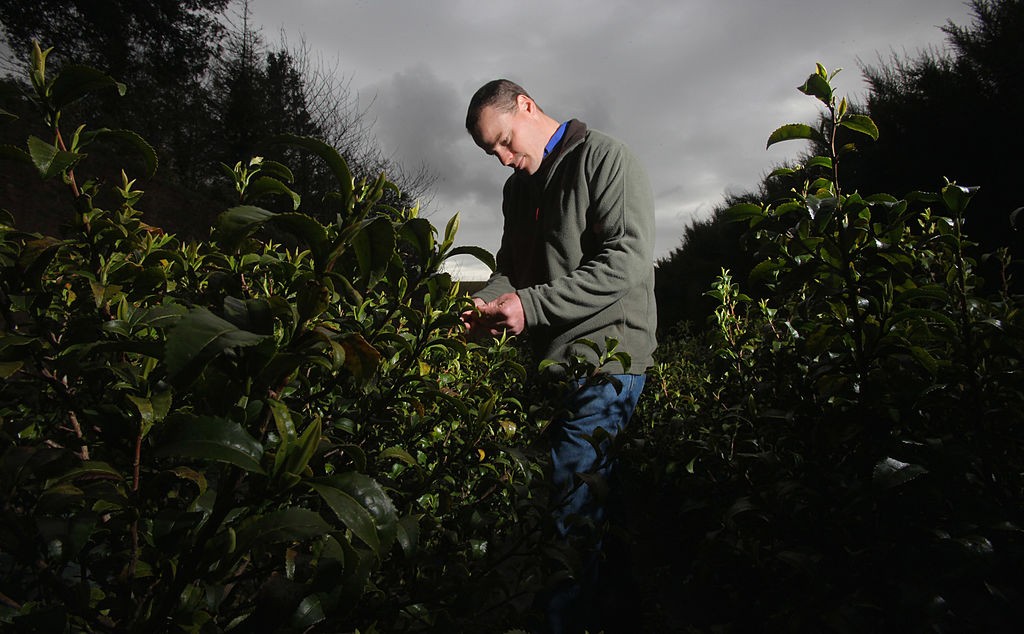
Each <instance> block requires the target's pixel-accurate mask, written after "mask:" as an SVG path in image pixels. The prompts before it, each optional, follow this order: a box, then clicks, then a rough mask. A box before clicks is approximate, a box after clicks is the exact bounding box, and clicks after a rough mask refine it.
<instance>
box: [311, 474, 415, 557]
mask: <svg viewBox="0 0 1024 634" xmlns="http://www.w3.org/2000/svg"><path fill="white" fill-rule="evenodd" d="M309 486H310V487H311V488H312V489H313V490H314V491H316V492H317V493H319V494H320V496H321V497H322V498H323V499H324V501H325V502H326V503H327V505H328V506H329V507H330V508H331V510H332V511H334V513H335V515H336V516H337V517H338V519H339V520H341V521H342V522H343V523H344V524H345V526H347V527H348V529H349V530H351V531H352V533H353V534H355V535H356V537H358V538H359V539H360V540H362V542H363V543H365V544H366V545H367V546H369V547H370V548H371V549H372V550H373V551H374V553H376V555H377V556H378V557H383V556H384V555H385V554H386V552H387V549H388V548H390V546H391V544H392V543H393V542H394V540H395V539H396V537H397V531H398V526H397V525H398V518H397V515H396V513H395V507H394V504H393V503H392V502H391V498H389V497H388V496H387V494H386V493H385V492H384V489H382V488H381V486H380V485H379V484H377V483H376V482H375V481H374V480H372V479H371V478H369V477H367V476H365V475H363V474H360V473H354V472H350V473H345V474H342V475H338V476H334V477H332V478H327V479H323V480H318V481H316V482H310V483H309Z"/></svg>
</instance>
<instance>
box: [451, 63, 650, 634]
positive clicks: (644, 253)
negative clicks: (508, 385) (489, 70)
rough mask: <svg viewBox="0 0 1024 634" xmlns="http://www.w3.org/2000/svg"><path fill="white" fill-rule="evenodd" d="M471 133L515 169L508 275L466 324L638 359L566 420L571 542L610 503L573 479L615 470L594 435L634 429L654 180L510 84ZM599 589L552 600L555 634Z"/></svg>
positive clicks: (501, 256)
mask: <svg viewBox="0 0 1024 634" xmlns="http://www.w3.org/2000/svg"><path fill="white" fill-rule="evenodd" d="M466 129H467V130H468V131H469V133H470V134H471V135H472V136H473V140H474V141H476V144H477V145H479V146H480V147H481V148H482V149H483V150H484V152H486V153H487V154H489V155H491V156H495V157H497V159H498V160H499V161H501V163H502V164H503V165H506V166H508V167H511V168H512V169H513V170H514V173H513V174H512V175H511V176H510V177H509V178H508V180H507V181H506V182H505V187H504V192H503V203H502V211H503V215H504V232H503V234H502V238H501V246H500V248H499V250H498V253H497V257H496V262H497V268H496V270H495V272H494V274H493V275H492V276H491V278H490V279H489V280H488V283H487V285H486V286H485V287H484V288H483V289H481V290H480V291H479V293H478V294H477V296H476V297H474V303H475V305H476V310H475V311H471V312H468V313H466V314H465V315H464V316H463V317H464V320H465V322H466V325H467V328H468V329H469V333H470V334H471V335H482V334H489V335H499V334H501V333H502V332H508V333H509V334H513V335H518V334H520V333H525V334H526V335H527V336H528V337H529V339H530V341H531V343H532V344H533V347H534V350H535V351H536V353H537V355H538V357H539V358H542V359H553V360H555V361H559V362H568V361H570V360H571V359H572V358H573V357H574V356H576V355H583V356H585V357H586V358H587V359H588V360H590V361H591V362H592V363H594V364H595V365H596V364H597V362H598V356H597V354H596V353H595V352H594V351H593V350H591V349H590V347H588V346H586V345H582V344H580V343H578V341H579V340H581V339H586V340H589V341H591V342H593V343H596V344H598V346H600V347H601V348H603V347H604V346H605V344H606V339H607V338H612V339H615V340H617V341H618V348H617V349H618V350H619V351H621V352H625V353H627V354H628V355H629V363H628V364H623V363H619V362H618V361H614V362H612V363H610V364H608V365H606V366H605V367H604V368H603V370H604V371H605V372H608V373H609V374H611V378H610V379H609V380H607V381H601V382H598V383H597V384H592V383H586V384H585V383H582V382H581V383H580V384H579V385H578V386H577V389H575V390H574V391H573V393H572V394H570V395H568V397H567V411H568V412H569V413H568V414H567V415H566V416H565V418H564V420H560V421H557V425H556V426H555V427H556V429H555V430H554V438H553V445H552V449H551V461H552V476H551V477H552V484H553V487H554V489H555V498H556V509H555V520H556V524H557V527H558V530H559V532H560V533H561V535H562V536H563V537H572V536H574V534H578V532H579V530H580V529H585V528H586V527H588V526H591V527H592V526H594V525H599V524H600V523H601V521H602V519H603V516H604V509H603V504H602V503H601V502H600V500H598V499H597V496H595V494H594V492H593V491H591V488H590V486H589V485H586V484H581V483H580V479H577V477H576V474H596V475H598V476H600V477H607V476H609V475H610V473H611V465H610V464H609V461H608V459H607V455H604V454H605V450H606V449H607V448H608V443H607V442H605V443H604V444H603V445H602V450H601V451H596V450H595V448H594V445H593V444H592V443H591V439H594V438H598V439H600V438H602V437H604V435H603V434H601V433H600V432H598V428H602V429H603V430H604V431H605V432H607V434H608V435H609V436H614V435H615V434H617V433H618V432H620V431H621V430H622V429H623V428H624V427H625V426H626V423H627V422H628V421H629V418H630V416H631V415H632V412H633V409H634V407H635V405H636V402H637V399H638V398H639V396H640V392H641V390H642V389H643V385H644V371H645V370H646V369H647V367H648V366H649V365H650V364H651V363H652V354H653V352H654V348H655V345H656V344H655V336H654V331H655V326H656V309H655V303H654V267H653V247H654V201H653V196H652V193H651V188H650V183H649V182H648V179H647V175H646V173H645V172H644V169H643V168H642V166H641V165H640V163H639V162H638V161H637V159H636V157H635V156H633V154H632V153H631V152H630V151H629V150H628V149H627V148H626V147H625V146H624V145H623V144H621V143H620V142H618V141H616V140H614V139H612V138H610V137H608V136H607V135H605V134H602V133H600V132H597V131H595V130H591V129H588V128H587V126H586V125H585V124H584V123H582V122H580V121H577V120H575V119H573V120H569V121H566V122H564V123H559V122H558V121H556V120H555V119H553V118H551V117H550V116H548V115H547V114H545V113H544V111H543V110H541V108H540V106H538V105H537V102H535V101H534V100H533V98H531V97H530V95H529V94H527V93H526V91H525V90H523V88H522V87H520V86H518V85H517V84H515V83H513V82H511V81H508V80H504V79H499V80H495V81H492V82H489V83H487V84H485V85H484V86H483V87H481V88H480V89H479V90H478V91H477V92H476V94H474V95H473V98H472V100H471V101H470V105H469V110H468V113H467V115H466ZM626 365H628V367H625V366H626ZM588 479H589V480H590V481H593V478H592V477H590V478H588ZM594 561H595V562H596V558H595V559H594ZM583 581H586V580H583ZM592 590H593V588H589V587H587V584H586V583H584V584H583V586H582V587H575V588H572V589H570V590H568V591H567V592H565V593H562V594H561V595H559V596H556V597H554V599H553V600H552V602H551V605H550V606H549V626H550V627H551V629H552V630H553V631H582V629H581V625H580V624H579V623H574V622H573V619H574V618H576V617H578V616H579V614H580V613H582V612H584V611H586V612H589V613H591V614H593V613H595V610H594V609H593V607H594V606H592V605H590V606H588V605H586V604H587V603H588V602H591V603H592V602H593V599H594V597H593V595H592V593H591V592H592ZM588 593H591V594H589V595H588ZM574 615H575V616H574ZM587 625H588V626H589V627H594V626H595V625H596V624H594V623H587ZM591 631H596V630H595V629H592V630H591Z"/></svg>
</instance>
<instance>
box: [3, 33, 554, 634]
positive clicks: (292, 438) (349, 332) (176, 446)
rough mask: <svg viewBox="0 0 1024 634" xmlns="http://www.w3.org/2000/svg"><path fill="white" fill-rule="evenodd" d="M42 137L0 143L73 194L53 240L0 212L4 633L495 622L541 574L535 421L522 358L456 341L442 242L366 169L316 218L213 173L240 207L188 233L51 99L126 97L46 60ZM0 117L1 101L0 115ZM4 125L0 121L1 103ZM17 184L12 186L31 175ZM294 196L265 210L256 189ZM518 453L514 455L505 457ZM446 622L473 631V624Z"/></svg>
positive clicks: (274, 173)
mask: <svg viewBox="0 0 1024 634" xmlns="http://www.w3.org/2000/svg"><path fill="white" fill-rule="evenodd" d="M48 52H49V51H48V50H41V49H40V48H39V47H38V46H37V47H36V48H35V50H34V52H33V59H32V71H31V73H32V74H31V87H30V88H29V89H28V92H29V94H30V98H31V100H32V101H33V102H34V103H35V105H36V106H38V108H39V111H40V112H41V114H42V116H43V118H44V119H45V121H46V124H47V126H48V128H49V130H50V133H51V135H52V136H51V138H50V139H49V140H45V139H41V138H38V137H30V138H29V139H28V143H27V146H26V147H25V148H14V147H5V148H3V150H2V156H3V158H6V159H10V160H18V161H22V162H26V163H30V164H33V165H34V166H35V167H36V168H38V171H39V172H40V174H42V176H43V177H45V178H50V179H60V180H61V181H63V183H64V184H65V185H66V186H67V189H68V192H69V197H68V208H67V216H66V217H67V225H66V227H65V230H64V232H63V233H62V234H61V235H59V236H47V235H40V234H34V233H25V232H22V231H19V230H18V229H17V228H16V226H15V222H14V221H13V218H12V216H11V215H10V214H8V213H6V212H5V213H4V215H3V217H2V222H0V313H2V323H0V375H2V377H3V384H2V387H0V490H2V491H3V494H2V505H3V512H2V514H0V601H2V606H0V622H2V623H4V624H6V625H5V627H8V626H9V627H13V628H14V629H16V630H17V631H47V632H60V631H95V632H104V631H110V632H113V631H117V632H138V631H151V632H163V631H184V632H222V631H295V632H299V631H325V632H341V631H348V632H350V631H361V632H364V633H365V632H373V631H386V632H402V631H408V632H413V631H441V630H443V631H460V630H466V629H473V628H474V627H481V628H484V629H488V628H490V629H493V628H496V627H497V626H498V625H497V624H501V625H505V624H508V623H512V622H514V621H515V620H516V618H518V617H517V613H518V610H519V608H520V607H521V605H520V604H521V602H522V598H521V595H524V594H526V593H528V591H529V590H531V589H533V588H534V587H536V586H537V584H538V583H539V581H538V579H539V577H538V575H539V574H541V572H539V571H538V569H537V566H536V565H535V563H534V562H535V558H533V557H532V555H531V553H532V552H534V550H535V548H534V542H535V541H536V540H537V539H538V535H539V534H540V532H539V529H538V525H539V523H540V517H541V515H540V512H539V510H538V509H539V507H540V505H539V504H538V503H536V502H535V500H536V499H540V498H539V497H538V491H539V490H541V487H540V482H541V481H542V479H539V478H537V477H536V476H537V474H538V472H539V469H540V467H539V465H538V463H537V462H536V460H535V459H534V458H533V457H532V454H530V453H529V451H525V450H523V449H521V448H523V447H528V446H529V444H530V442H531V441H532V439H534V438H535V437H536V436H537V435H538V434H539V430H540V428H541V427H542V426H543V425H544V423H545V418H544V414H543V411H536V410H534V411H531V412H528V411H527V410H526V409H525V408H524V407H523V405H522V395H523V394H524V393H525V392H526V391H527V390H528V389H530V387H529V385H528V383H527V381H526V372H525V370H524V366H523V359H521V357H520V355H519V353H518V352H517V351H516V349H515V348H514V347H512V346H511V345H510V344H509V343H508V342H506V341H503V340H502V341H496V342H493V343H490V344H487V345H486V346H480V345H477V344H474V343H468V342H466V341H465V339H464V337H463V330H462V326H461V323H460V319H459V314H460V312H461V311H463V310H464V309H466V308H467V307H468V306H470V305H471V304H470V303H469V302H468V300H467V299H466V298H465V297H464V294H463V293H460V292H459V289H458V284H457V283H455V282H453V281H452V279H451V278H450V276H449V275H448V274H447V273H445V272H443V271H442V269H441V265H442V263H443V262H444V260H445V259H446V258H448V257H451V256H453V255H456V254H459V253H471V254H474V255H476V256H478V257H480V258H481V259H483V260H484V261H486V262H488V263H489V264H491V265H492V266H493V263H492V261H491V258H490V256H489V255H488V254H486V253H485V252H483V251H482V250H480V249H477V248H474V247H461V248H454V247H453V242H454V237H455V233H456V231H457V228H458V219H457V217H456V218H452V220H451V221H450V222H449V223H448V224H447V226H446V227H445V229H444V231H443V233H440V232H439V231H438V230H437V229H436V228H435V227H434V226H432V225H431V223H430V222H429V221H428V220H426V219H425V218H421V217H419V215H418V213H417V210H416V209H415V208H413V209H394V208H390V207H388V206H387V205H384V204H383V203H382V202H381V200H382V198H383V197H384V194H385V193H386V192H387V191H388V190H389V189H391V188H393V187H394V186H393V185H392V184H391V183H389V182H388V181H387V180H386V178H385V177H384V176H383V175H382V176H381V177H380V178H378V179H376V180H375V181H373V182H358V183H357V182H354V180H353V178H352V176H351V175H350V173H349V171H348V168H347V166H346V164H345V161H344V160H343V159H342V158H341V157H340V156H339V155H338V154H337V153H336V152H335V151H334V150H333V149H331V148H330V147H328V146H326V145H324V144H323V143H321V142H319V141H317V140H315V139H310V138H300V137H283V138H280V139H278V141H279V142H281V143H286V144H289V145H290V146H292V147H294V148H298V149H299V150H302V151H304V152H306V153H310V154H312V155H315V156H317V157H319V158H320V159H322V160H323V161H325V162H326V165H328V167H329V168H330V170H331V171H332V172H333V173H334V175H335V177H336V179H337V190H336V191H333V192H328V193H326V194H325V199H324V200H325V201H326V203H327V204H328V205H330V206H331V208H332V209H333V210H334V212H335V220H334V222H331V223H330V224H322V223H321V222H318V221H316V220H314V219H313V218H311V217H309V216H307V215H305V214H303V213H302V205H303V201H302V200H300V198H299V197H298V196H297V195H296V194H295V193H294V192H293V191H292V190H291V189H290V188H289V183H290V182H291V180H292V174H291V172H290V170H289V169H288V168H287V167H286V166H285V165H282V164H280V163H276V162H274V161H271V160H266V159H262V158H259V157H257V158H253V159H252V160H248V161H242V162H239V163H238V164H236V165H235V166H234V167H233V168H232V167H228V166H225V173H226V175H227V176H228V178H229V179H230V180H229V181H228V184H229V185H230V186H233V187H234V188H235V189H236V192H237V195H238V204H237V206H235V207H233V208H231V209H228V210H226V211H224V213H223V214H222V215H221V216H220V218H219V221H218V223H217V226H216V227H215V229H214V231H213V232H212V234H211V237H210V239H209V240H205V241H198V242H197V241H190V242H184V241H182V240H180V239H178V238H177V237H176V236H175V235H172V234H168V233H165V232H163V231H162V230H161V229H160V228H158V227H154V226H150V225H148V224H146V223H145V222H144V220H143V216H142V213H141V212H140V208H141V207H140V205H141V204H143V202H144V200H145V198H144V193H143V191H142V190H141V189H139V188H138V186H137V181H136V180H135V178H134V177H130V176H129V175H126V174H124V172H122V178H121V181H120V182H119V183H113V184H111V185H108V184H106V183H104V182H101V181H100V180H99V179H94V178H88V177H85V176H84V175H85V174H87V173H88V166H89V162H88V160H87V155H86V150H89V151H93V150H101V149H102V147H101V146H100V144H98V143H96V142H97V141H101V140H104V141H115V142H120V143H121V146H120V147H124V148H126V151H134V152H137V153H138V154H139V155H140V156H141V157H142V158H143V162H144V164H145V165H146V166H147V169H148V171H149V172H152V171H153V170H155V169H156V168H157V157H156V156H155V154H154V152H153V151H152V149H151V148H150V147H149V146H148V145H147V144H146V143H145V141H144V140H142V139H141V138H140V137H138V136H137V135H135V134H134V133H131V132H128V131H123V130H109V129H100V130H90V129H88V128H87V127H86V126H85V125H82V126H80V127H77V129H75V130H74V132H73V133H71V134H68V128H67V127H65V126H66V125H67V122H66V121H63V120H62V115H63V113H64V112H65V109H66V107H67V106H69V105H70V104H72V103H74V102H75V101H76V100H78V99H81V98H86V97H88V95H89V94H90V93H93V92H95V91H97V90H120V91H122V92H123V91H124V90H125V87H124V86H122V85H120V84H118V83H117V82H116V81H114V80H113V79H111V78H110V77H108V76H106V75H104V74H103V73H101V72H99V71H96V70H93V69H90V68H86V67H81V66H73V65H72V66H66V67H64V68H63V69H61V70H60V72H59V73H56V74H55V73H52V72H50V71H49V70H48V69H47V67H46V58H47V54H48ZM0 114H4V115H7V114H9V113H8V112H7V111H2V112H0ZM7 118H10V117H7ZM23 187H24V188H25V190H26V192H27V195H30V191H31V188H32V187H33V184H32V183H24V184H23ZM270 197H274V198H276V199H277V200H279V201H280V200H284V201H287V202H288V204H289V206H290V207H291V208H292V209H293V211H290V212H282V213H272V212H270V211H267V210H266V209H264V208H262V207H260V206H259V205H260V202H261V201H264V200H267V199H268V198H270ZM516 447H519V448H516ZM467 624H473V627H470V626H469V625H467Z"/></svg>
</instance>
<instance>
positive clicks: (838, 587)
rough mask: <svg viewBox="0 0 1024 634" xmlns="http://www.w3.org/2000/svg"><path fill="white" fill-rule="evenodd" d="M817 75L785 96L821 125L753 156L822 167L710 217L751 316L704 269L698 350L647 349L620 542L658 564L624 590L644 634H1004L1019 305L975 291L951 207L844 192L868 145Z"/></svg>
mask: <svg viewBox="0 0 1024 634" xmlns="http://www.w3.org/2000/svg"><path fill="white" fill-rule="evenodd" d="M833 77H834V74H829V73H828V72H827V71H826V69H825V68H823V67H822V66H820V65H819V66H818V67H817V68H816V70H815V72H814V73H813V74H811V75H810V77H809V78H808V79H807V81H806V82H805V83H804V84H803V85H802V86H801V87H800V90H801V92H803V93H804V94H807V95H809V96H811V97H813V98H815V99H817V100H818V101H819V102H820V103H821V104H822V106H823V107H824V109H825V111H826V113H827V117H826V124H825V125H824V126H823V127H822V128H820V129H819V128H813V127H811V126H807V125H803V124H789V125H785V126H782V127H780V128H779V129H778V130H776V131H775V132H773V133H772V135H771V136H770V137H769V140H768V144H769V145H772V144H774V143H777V142H781V141H787V140H793V139H802V140H811V141H813V142H814V144H815V147H818V148H821V149H822V153H821V154H819V155H816V156H812V157H809V158H808V159H807V160H805V161H804V163H803V165H800V166H795V167H790V168H784V169H780V170H777V172H776V173H775V174H774V177H775V178H779V179H786V180H788V182H789V183H791V186H792V188H791V190H790V193H789V194H788V195H786V196H785V197H783V198H782V199H778V200H773V201H771V202H770V203H767V204H761V205H758V204H741V205H737V206H735V207H733V208H732V209H731V210H730V211H729V214H730V215H731V216H732V218H733V219H734V220H736V221H738V222H745V223H747V224H748V226H749V231H748V237H747V240H748V242H749V243H750V244H753V245H754V248H755V249H756V253H757V258H758V261H759V264H758V265H757V266H756V267H755V269H754V272H753V276H754V277H755V281H758V282H762V283H764V284H765V285H766V286H767V288H768V289H769V292H768V294H767V296H766V297H765V299H764V300H763V301H760V302H759V301H755V300H754V299H752V298H750V297H747V296H745V295H743V294H742V293H741V292H740V291H739V290H738V289H737V288H736V285H735V282H734V281H733V280H732V279H731V278H730V277H729V276H728V274H727V273H723V276H722V277H721V278H720V279H719V281H718V283H717V284H716V286H715V288H714V289H713V290H712V294H713V296H714V297H715V298H716V299H717V300H718V301H719V307H718V308H717V310H716V311H715V314H714V316H713V317H712V321H711V327H710V332H709V333H708V334H707V335H705V336H703V337H700V338H698V337H686V336H684V337H683V338H681V339H678V340H673V341H670V342H669V343H668V345H663V346H662V349H661V351H662V353H663V354H666V353H667V355H668V356H662V357H661V361H662V363H661V365H659V366H658V367H657V368H656V371H655V373H654V375H653V378H655V379H657V380H656V381H655V384H656V385H657V384H658V383H660V386H661V388H662V389H661V391H660V392H659V393H656V394H654V395H651V396H648V398H647V399H645V402H644V403H643V404H642V408H641V411H642V412H643V415H644V419H645V421H646V424H645V427H644V428H643V434H642V435H641V437H640V438H639V439H638V442H637V443H635V444H634V447H633V448H632V450H631V451H630V452H629V453H628V454H627V455H628V456H631V457H632V461H633V465H634V469H633V470H632V471H630V472H631V473H632V474H633V477H634V478H636V481H635V482H634V483H633V486H634V488H635V489H637V490H645V489H647V490H652V491H656V492H657V493H652V496H651V498H647V499H645V501H648V502H650V501H651V499H656V500H657V504H644V505H641V504H638V505H637V507H636V511H635V512H636V513H637V519H636V520H635V522H636V523H635V526H634V528H635V530H637V531H640V532H641V533H642V534H643V533H644V532H645V531H646V534H647V537H648V539H657V538H661V540H662V541H661V542H660V543H662V544H665V546H664V548H662V549H660V550H658V552H657V553H656V554H647V556H648V557H650V558H651V559H650V560H649V561H648V562H647V563H648V564H649V565H651V568H650V569H649V570H647V572H648V573H654V574H653V575H650V576H651V578H652V581H651V583H650V584H649V585H648V586H645V589H646V590H647V591H648V592H649V593H650V594H651V595H652V598H653V599H658V598H660V597H664V596H668V597H676V598H677V600H675V601H666V600H662V601H661V603H660V604H653V605H649V606H648V608H647V610H648V612H649V613H650V614H651V615H652V616H651V617H650V618H651V619H652V620H651V623H650V626H651V627H654V626H655V625H654V624H660V626H661V627H666V624H667V625H671V624H673V623H674V624H677V625H678V627H680V628H682V627H684V626H685V627H690V628H694V629H697V630H702V631H705V630H706V631H712V630H720V629H730V628H731V629H739V630H754V629H757V630H767V631H824V630H828V631H844V632H859V631H882V630H892V629H906V630H913V631H921V630H934V631H967V630H984V631H1009V630H1010V629H1012V628H1013V627H1014V625H1015V624H1016V623H1019V621H1020V617H1021V613H1020V607H1019V606H1020V603H1019V601H1018V598H1019V597H1020V593H1021V591H1022V590H1024V578H1022V577H1021V575H1020V573H1019V570H1020V564H1021V561H1022V560H1024V559H1022V557H1024V540H1022V539H1021V535H1022V534H1024V533H1022V532H1021V528H1020V527H1021V522H1022V517H1021V513H1020V509H1019V505H1018V504H1016V502H1014V500H1019V499H1020V496H1021V494H1022V493H1024V480H1022V478H1021V473H1020V469H1019V464H1020V461H1021V458H1022V455H1024V454H1022V448H1024V434H1022V432H1021V430H1022V429H1024V428H1022V426H1021V423H1022V421H1021V414H1020V412H1021V411H1022V405H1024V382H1022V374H1021V361H1020V360H1021V358H1022V352H1024V350H1022V337H1021V333H1022V331H1021V325H1022V323H1021V306H1022V301H1021V298H1020V297H1015V296H1013V295H1011V294H1010V293H1009V291H1008V290H1007V288H1008V286H1006V285H1005V284H1001V283H999V282H1000V281H998V280H997V283H996V284H994V285H992V284H991V283H986V281H985V280H983V279H981V278H980V276H979V275H978V273H977V269H976V259H977V258H978V257H979V255H978V254H977V253H976V252H975V251H974V248H973V246H974V245H972V243H971V242H970V241H969V239H968V238H967V237H966V234H965V232H964V227H965V225H966V224H967V223H968V221H969V218H970V214H971V213H972V212H974V211H976V210H973V209H971V210H969V208H968V204H969V202H970V200H971V197H972V194H973V191H972V190H971V189H970V188H967V187H963V186H960V185H958V184H956V183H953V182H947V183H946V184H945V185H944V186H943V187H942V188H941V190H940V191H937V192H910V193H908V194H906V195H905V196H904V197H903V198H897V197H895V196H892V195H888V194H874V195H864V194H861V193H859V192H856V191H853V192H851V191H846V190H844V188H843V187H842V181H841V177H842V167H841V166H842V161H843V158H844V157H845V156H846V155H847V153H848V152H851V151H854V150H855V147H854V146H853V144H852V143H850V141H851V140H868V139H870V138H874V137H876V136H877V135H878V134H879V131H878V130H877V129H876V128H875V126H874V123H873V122H872V121H871V120H870V118H868V117H867V116H865V115H863V114H856V113H854V112H852V110H851V109H850V108H849V106H848V104H847V102H846V100H845V99H837V98H836V97H835V95H834V91H833V87H832V80H833ZM851 135H852V136H851ZM858 137H859V139H858ZM992 257H998V258H1002V260H1003V261H1004V263H1005V262H1006V261H1007V258H1008V255H1007V254H1006V253H1002V254H996V255H995V256H992ZM1004 270H1007V268H1006V267H1005V266H1004ZM679 351H682V353H683V356H682V357H681V358H680V357H677V356H675V355H677V354H678V353H679ZM668 534H671V535H672V536H673V537H672V539H671V540H670V541H668V542H667V541H666V540H665V539H664V536H665V535H668ZM638 565H641V566H642V565H643V564H640V563H638ZM679 597H682V598H683V599H682V600H678V598H679Z"/></svg>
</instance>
